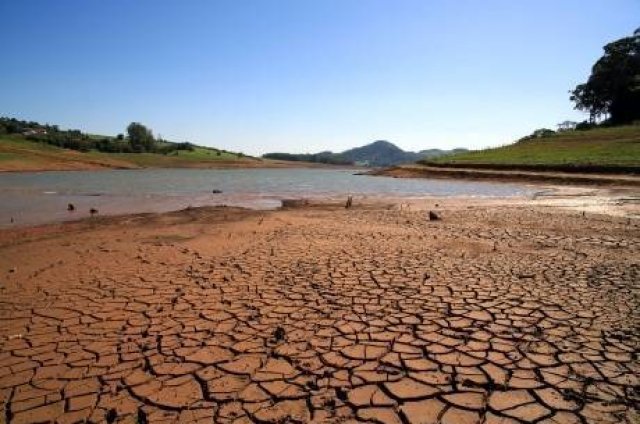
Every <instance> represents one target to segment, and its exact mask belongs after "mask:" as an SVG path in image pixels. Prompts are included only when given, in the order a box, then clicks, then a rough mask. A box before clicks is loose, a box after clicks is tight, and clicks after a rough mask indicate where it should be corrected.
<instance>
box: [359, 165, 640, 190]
mask: <svg viewBox="0 0 640 424" xmlns="http://www.w3.org/2000/svg"><path fill="white" fill-rule="evenodd" d="M369 174H370V175H379V176H387V177H394V178H448V179H461V178H462V179H470V180H491V181H506V182H508V181H524V182H528V183H546V184H571V185H575V184H582V185H596V186H620V185H625V186H630V187H638V186H640V176H638V175H637V174H598V173H579V172H557V171H533V170H519V169H491V168H481V167H478V168H473V167H468V168H464V167H460V166H458V167H449V168H447V167H442V166H438V167H435V166H424V165H417V164H412V165H399V166H394V167H390V168H384V169H378V170H373V171H370V172H369Z"/></svg>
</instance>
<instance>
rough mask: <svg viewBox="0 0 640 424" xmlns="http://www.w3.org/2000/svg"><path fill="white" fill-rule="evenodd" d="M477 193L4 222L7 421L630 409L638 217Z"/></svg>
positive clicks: (469, 415) (1, 297) (336, 418)
mask: <svg viewBox="0 0 640 424" xmlns="http://www.w3.org/2000/svg"><path fill="white" fill-rule="evenodd" d="M470 205H471V203H464V202H463V203H460V202H459V203H456V204H454V203H448V202H446V201H441V202H440V205H439V206H438V208H437V210H438V211H439V213H440V214H441V216H442V218H443V219H442V220H441V221H429V220H428V219H427V218H426V214H425V211H424V210H418V209H417V207H415V206H413V207H409V208H404V209H403V210H398V208H397V205H395V206H390V207H386V206H370V207H367V208H358V207H356V208H354V209H350V210H345V209H344V208H338V207H335V208H331V207H316V208H303V209H294V210H286V211H273V212H256V211H243V210H235V209H230V208H218V209H215V208H210V209H197V210H189V211H182V212H176V213H171V214H163V215H143V216H128V217H117V218H101V219H96V220H94V221H84V222H80V223H66V224H62V225H51V226H46V227H37V228H29V229H12V230H3V231H0V402H1V404H2V417H3V418H4V420H5V421H7V422H12V423H23V422H40V421H47V420H51V421H53V420H58V421H59V422H77V421H81V420H85V419H86V420H90V421H96V422H136V420H137V422H145V420H146V421H148V422H174V421H176V420H181V421H183V422H208V423H210V422H223V423H224V422H228V423H230V422H235V423H244V422H246V423H249V422H274V423H275V422H280V423H284V422H308V421H315V422H346V421H349V420H355V421H358V422H363V421H371V422H384V423H400V422H405V423H407V422H409V423H436V422H441V423H476V422H486V423H520V422H545V423H584V422H589V423H591V422H594V423H595V422H637V417H638V410H637V408H638V402H639V401H640V363H639V362H638V351H639V347H640V344H639V342H640V331H639V330H638V329H639V326H640V316H639V314H640V223H639V222H638V220H634V219H631V220H629V219H626V218H617V217H610V216H605V215H591V214H587V215H586V216H582V214H581V213H580V212H576V211H559V210H557V209H548V208H545V209H543V208H540V207H536V208H534V207H531V206H527V205H524V206H523V205H520V206H514V205H511V206H500V205H497V204H491V205H488V204H485V205H483V204H475V205H472V206H470ZM427 206H428V207H429V208H434V205H430V206H429V205H427ZM3 418H0V421H2V419H3ZM634 420H636V421H634Z"/></svg>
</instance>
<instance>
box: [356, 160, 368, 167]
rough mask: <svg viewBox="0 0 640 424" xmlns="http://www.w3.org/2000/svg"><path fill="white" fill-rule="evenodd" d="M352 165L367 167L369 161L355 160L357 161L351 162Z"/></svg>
mask: <svg viewBox="0 0 640 424" xmlns="http://www.w3.org/2000/svg"><path fill="white" fill-rule="evenodd" d="M353 164H354V165H355V166H369V161H368V160H357V161H355V162H353Z"/></svg>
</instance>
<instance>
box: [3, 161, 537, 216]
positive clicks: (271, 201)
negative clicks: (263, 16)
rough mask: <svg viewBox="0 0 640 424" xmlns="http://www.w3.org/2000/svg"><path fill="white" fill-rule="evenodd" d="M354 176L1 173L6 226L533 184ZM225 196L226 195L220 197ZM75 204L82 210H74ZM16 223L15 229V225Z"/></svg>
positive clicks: (494, 193) (491, 193)
mask: <svg viewBox="0 0 640 424" xmlns="http://www.w3.org/2000/svg"><path fill="white" fill-rule="evenodd" d="M355 172H357V170H353V169H339V170H337V169H232V170H226V169H225V170H221V169H216V170H212V169H206V170H200V169H144V170H110V171H51V172H21V173H1V174H0V227H7V226H10V225H31V224H38V223H45V222H53V221H62V220H69V219H78V218H82V217H84V216H88V215H89V209H90V208H95V209H97V210H99V213H100V214H101V215H106V214H122V213H137V212H163V211H170V210H178V209H182V208H185V207H187V206H194V207H196V206H205V205H222V204H225V205H228V206H242V207H248V208H255V209H273V208H277V207H279V206H280V205H281V199H288V198H307V199H312V200H320V199H344V198H346V196H347V195H353V196H354V199H356V200H358V199H364V200H375V199H378V198H379V199H383V198H393V199H403V198H421V197H433V196H479V197H511V196H528V195H532V194H533V193H534V191H535V190H534V189H533V188H531V187H527V186H525V185H519V184H505V183H489V182H476V181H463V180H449V179H446V180H445V179H442V180H440V179H422V178H415V179H413V178H388V177H374V176H366V175H354V173H355ZM214 190H219V191H221V192H222V193H217V194H214V193H212V191H214ZM69 203H73V204H74V205H75V207H76V211H75V212H73V213H70V212H68V211H67V205H68V204H69ZM12 218H13V223H11V219H12Z"/></svg>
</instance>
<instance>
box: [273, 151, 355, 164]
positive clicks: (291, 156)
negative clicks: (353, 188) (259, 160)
mask: <svg viewBox="0 0 640 424" xmlns="http://www.w3.org/2000/svg"><path fill="white" fill-rule="evenodd" d="M262 157H263V158H265V159H273V160H287V161H294V162H313V163H327V164H332V165H351V164H352V163H353V162H352V161H350V160H348V159H346V158H344V157H342V156H341V155H340V154H339V153H333V152H320V153H266V154H264V155H262Z"/></svg>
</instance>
